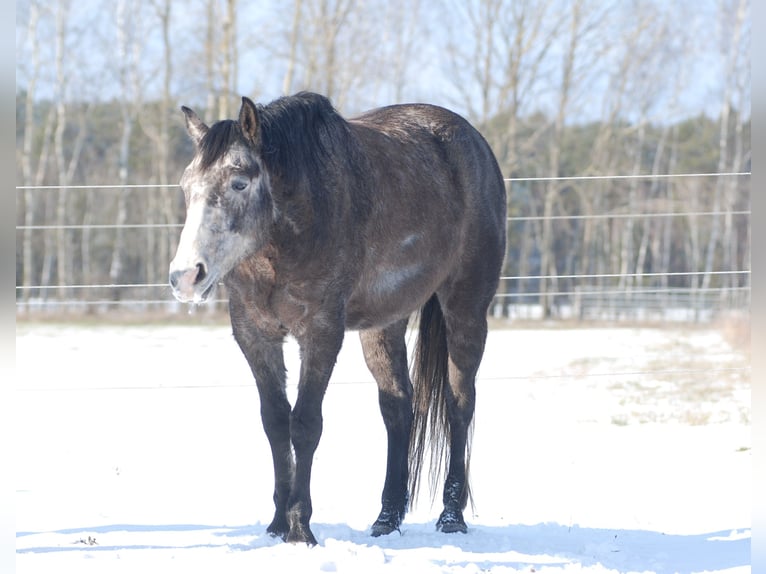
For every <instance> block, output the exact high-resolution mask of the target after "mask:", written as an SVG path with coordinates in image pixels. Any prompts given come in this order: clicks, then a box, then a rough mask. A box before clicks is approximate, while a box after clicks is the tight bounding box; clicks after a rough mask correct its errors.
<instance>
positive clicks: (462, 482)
mask: <svg viewBox="0 0 766 574" xmlns="http://www.w3.org/2000/svg"><path fill="white" fill-rule="evenodd" d="M450 303H452V306H449V304H450ZM444 307H445V308H443V313H444V319H445V322H446V327H447V329H446V330H447V349H448V353H449V360H448V381H449V385H448V389H446V390H447V392H446V397H445V398H446V407H447V417H448V419H449V429H450V432H449V439H450V444H449V467H448V469H447V476H446V479H445V482H444V493H443V496H442V501H443V503H444V510H443V511H442V513H441V516H440V517H439V520H438V521H437V523H436V527H437V528H438V529H439V530H441V531H442V532H467V530H468V528H467V526H466V524H465V520H464V518H463V512H462V511H463V509H464V508H465V507H466V504H467V501H468V498H469V496H470V488H469V484H468V466H469V463H470V459H469V457H470V444H469V441H470V430H471V423H472V420H473V414H474V408H475V405H476V388H475V383H476V372H477V371H478V368H479V363H480V362H481V358H482V355H483V353H484V345H485V342H486V337H487V319H486V309H484V308H482V307H481V305H476V304H475V303H474V304H471V305H469V306H468V307H457V306H455V301H454V300H453V301H450V300H449V299H447V305H445V306H444Z"/></svg>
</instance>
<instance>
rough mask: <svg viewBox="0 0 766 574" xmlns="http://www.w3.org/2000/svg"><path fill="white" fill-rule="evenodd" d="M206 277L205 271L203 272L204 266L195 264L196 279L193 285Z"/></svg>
mask: <svg viewBox="0 0 766 574" xmlns="http://www.w3.org/2000/svg"><path fill="white" fill-rule="evenodd" d="M206 276H207V271H205V264H204V263H197V278H196V279H195V280H194V283H195V284H197V283H199V282H200V281H202V280H203V279H205V277H206Z"/></svg>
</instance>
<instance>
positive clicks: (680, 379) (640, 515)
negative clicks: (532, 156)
mask: <svg viewBox="0 0 766 574" xmlns="http://www.w3.org/2000/svg"><path fill="white" fill-rule="evenodd" d="M286 357H287V363H288V369H289V375H290V376H291V378H290V385H291V386H290V389H291V392H294V384H295V380H294V378H292V377H293V376H294V375H295V374H296V373H297V372H298V362H297V361H298V353H297V349H296V346H295V345H294V343H292V342H290V343H289V344H288V346H287V349H286ZM748 365H749V363H748V357H747V355H746V353H745V352H744V351H743V350H741V349H734V348H732V347H731V346H729V345H728V344H727V342H726V340H725V339H724V338H723V337H722V335H721V334H720V333H719V332H718V331H716V330H714V329H707V330H700V329H687V328H683V327H680V326H674V327H673V328H672V329H665V330H660V329H652V328H642V329H639V328H614V329H612V328H609V329H607V328H604V329H596V328H592V329H584V328H578V329H569V328H566V329H564V328H541V329H528V328H519V329H509V330H495V331H492V333H491V334H490V338H489V341H488V345H487V351H486V355H485V361H484V363H483V365H482V369H481V371H480V378H479V381H478V383H477V394H478V398H477V411H476V421H475V422H476V424H475V434H474V454H473V460H472V468H471V475H472V486H473V491H474V498H475V508H474V509H473V511H471V510H469V511H468V512H467V514H466V518H467V520H468V522H469V532H468V534H465V535H461V534H451V535H447V534H442V533H438V532H436V531H435V529H434V522H435V520H436V517H437V516H438V513H439V511H440V507H439V505H438V504H435V505H433V506H432V505H431V504H429V500H430V498H429V494H428V493H427V492H424V493H423V495H422V496H421V497H420V503H419V505H418V506H417V507H416V508H415V509H414V510H413V511H411V512H410V514H408V516H407V519H406V522H405V524H404V527H403V528H402V533H401V535H399V534H394V535H391V536H388V537H383V538H371V537H370V536H369V534H368V530H369V526H370V524H371V522H372V521H373V520H374V519H375V517H376V515H377V512H378V510H379V499H380V491H381V487H382V481H383V474H384V463H385V460H384V459H385V433H384V430H383V424H382V421H381V419H380V415H379V412H378V407H377V392H376V388H375V386H374V384H373V383H372V378H371V376H370V374H369V373H368V371H367V369H366V367H365V366H364V361H363V359H362V356H361V350H360V346H359V343H358V338H357V337H356V336H355V334H354V333H349V334H348V336H347V338H346V343H345V345H344V348H343V350H342V352H341V355H340V357H339V360H338V365H337V367H336V370H335V373H334V376H333V382H332V383H331V385H330V389H329V391H328V393H327V397H326V399H325V403H324V415H325V427H324V434H323V437H322V441H321V443H320V446H319V449H318V451H317V454H316V458H315V465H314V473H313V483H312V496H313V503H314V515H313V519H312V525H313V526H312V527H313V530H314V533H315V534H316V536H317V538H318V539H319V542H320V544H319V546H317V547H315V548H307V547H305V546H293V545H288V544H284V543H282V542H281V541H278V540H274V539H272V538H270V537H269V536H267V535H266V534H265V528H266V525H267V524H268V522H269V521H270V519H271V517H272V512H273V507H272V502H271V491H272V469H271V457H270V454H269V451H268V445H267V443H266V440H265V437H264V435H263V431H262V428H261V424H260V418H259V414H258V413H259V404H258V396H257V392H256V389H255V386H254V384H253V383H252V381H251V377H250V373H249V370H248V368H247V365H246V364H245V361H244V359H243V358H242V356H241V355H240V353H239V350H238V349H237V347H236V344H235V343H234V341H233V339H232V337H231V335H230V330H229V329H228V328H225V327H215V326H188V325H184V326H153V327H136V326H119V327H118V326H111V327H106V326H98V325H94V326H77V325H69V326H66V325H59V326H54V325H29V324H24V323H20V324H19V325H18V327H17V338H16V387H17V392H16V397H15V408H16V415H17V419H16V421H15V425H14V431H15V436H14V442H15V445H16V448H17V450H16V453H15V457H16V464H15V468H14V480H15V486H16V521H17V533H16V549H17V554H16V568H17V572H18V573H19V574H28V573H41V574H42V573H45V574H49V573H56V574H62V573H68V572H76V573H78V574H81V573H90V572H93V573H99V574H102V573H110V574H111V573H121V572H131V573H133V572H141V573H144V572H162V573H163V574H164V573H168V572H184V573H189V572H216V573H217V572H226V573H228V574H237V573H245V572H246V573H248V574H252V573H255V572H275V571H280V572H300V573H310V572H353V573H364V574H373V573H376V572H387V573H392V574H394V573H395V574H409V573H412V574H428V573H431V572H450V573H470V574H474V573H478V572H491V573H493V574H499V573H501V572H518V571H520V572H589V573H594V572H662V573H671V572H684V573H687V572H688V573H691V572H749V571H750V566H749V561H750V538H751V533H750V524H751V523H750V520H751V510H750V509H751V498H752V496H751V493H752V484H751V476H752V473H751V451H750V446H751V437H750V422H749V421H750V402H749V400H750V394H749V372H748V371H747V367H748ZM424 482H425V483H426V484H427V481H424ZM438 498H439V496H437V500H438ZM277 569H278V570H277Z"/></svg>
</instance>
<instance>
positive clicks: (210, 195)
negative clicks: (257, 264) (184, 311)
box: [170, 98, 274, 303]
mask: <svg viewBox="0 0 766 574" xmlns="http://www.w3.org/2000/svg"><path fill="white" fill-rule="evenodd" d="M181 109H182V110H183V113H184V115H185V116H186V129H187V131H188V132H189V136H190V137H191V138H192V140H194V143H195V145H196V150H197V153H196V155H195V157H194V159H193V160H192V162H191V163H190V164H189V165H188V166H187V167H186V170H185V171H184V174H183V176H182V178H181V188H182V189H183V192H184V197H185V198H186V222H185V223H184V227H183V230H182V231H181V238H180V241H179V244H178V250H177V251H176V255H175V257H174V258H173V261H172V262H171V263H170V284H171V286H172V287H173V295H175V297H176V298H177V299H178V300H179V301H184V302H194V303H201V302H203V301H205V300H206V299H207V298H208V296H209V295H210V294H211V292H212V291H213V289H214V287H215V285H216V284H217V283H218V281H219V280H220V279H222V278H223V277H224V276H225V275H226V274H227V273H228V272H229V271H231V270H232V269H233V268H234V267H235V266H236V265H237V263H239V262H240V261H241V260H242V259H243V258H244V257H246V256H247V255H249V254H251V253H253V252H255V251H257V250H259V249H261V248H262V247H263V246H264V245H265V244H266V243H267V241H268V237H269V233H270V228H271V223H272V222H273V218H274V207H273V203H272V199H271V194H270V191H269V182H268V174H267V173H266V171H265V170H264V168H263V163H262V162H261V159H260V150H261V134H260V121H259V117H258V110H257V109H256V107H255V104H253V102H252V101H250V100H249V99H247V98H242V108H241V109H240V112H239V119H238V120H237V121H233V120H224V121H220V122H217V123H215V124H213V125H212V126H210V127H208V126H207V125H205V124H204V123H203V122H202V120H201V119H200V118H199V117H198V116H197V114H195V113H194V112H193V111H192V110H190V109H189V108H187V107H182V108H181Z"/></svg>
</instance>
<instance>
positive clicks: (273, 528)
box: [266, 518, 290, 540]
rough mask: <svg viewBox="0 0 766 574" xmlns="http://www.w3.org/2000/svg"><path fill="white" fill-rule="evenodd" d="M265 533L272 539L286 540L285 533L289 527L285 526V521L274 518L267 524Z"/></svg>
mask: <svg viewBox="0 0 766 574" xmlns="http://www.w3.org/2000/svg"><path fill="white" fill-rule="evenodd" d="M266 532H267V533H268V534H270V535H271V536H273V537H274V538H281V539H282V540H287V533H288V532H290V527H289V526H288V525H287V521H286V520H277V519H276V518H275V519H274V520H273V521H272V523H271V524H269V527H268V528H267V529H266Z"/></svg>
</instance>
